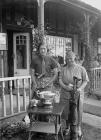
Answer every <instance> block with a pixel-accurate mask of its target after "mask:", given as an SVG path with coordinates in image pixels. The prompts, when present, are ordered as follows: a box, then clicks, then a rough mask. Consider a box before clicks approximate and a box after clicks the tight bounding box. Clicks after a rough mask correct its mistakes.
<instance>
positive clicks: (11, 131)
mask: <svg viewBox="0 0 101 140" xmlns="http://www.w3.org/2000/svg"><path fill="white" fill-rule="evenodd" d="M28 128H29V124H26V123H25V122H24V121H19V122H12V123H11V122H6V123H4V124H2V126H1V128H0V137H7V138H12V137H14V136H15V135H18V134H21V133H25V132H27V130H28Z"/></svg>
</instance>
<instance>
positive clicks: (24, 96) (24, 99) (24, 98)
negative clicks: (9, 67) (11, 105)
mask: <svg viewBox="0 0 101 140" xmlns="http://www.w3.org/2000/svg"><path fill="white" fill-rule="evenodd" d="M25 80H26V79H23V90H24V95H23V103H24V110H26V91H25V82H26V81H25Z"/></svg>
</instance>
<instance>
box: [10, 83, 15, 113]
mask: <svg viewBox="0 0 101 140" xmlns="http://www.w3.org/2000/svg"><path fill="white" fill-rule="evenodd" d="M10 109H11V114H12V115H13V113H14V112H13V95H12V80H11V81H10Z"/></svg>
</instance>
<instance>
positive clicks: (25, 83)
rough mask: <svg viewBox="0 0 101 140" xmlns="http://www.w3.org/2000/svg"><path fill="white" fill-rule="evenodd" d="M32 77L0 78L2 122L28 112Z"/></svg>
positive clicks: (0, 115)
mask: <svg viewBox="0 0 101 140" xmlns="http://www.w3.org/2000/svg"><path fill="white" fill-rule="evenodd" d="M30 97H31V76H19V77H7V78H0V120H1V119H3V118H7V117H11V116H13V115H16V114H19V113H22V112H25V111H26V107H27V105H28V103H29V99H30Z"/></svg>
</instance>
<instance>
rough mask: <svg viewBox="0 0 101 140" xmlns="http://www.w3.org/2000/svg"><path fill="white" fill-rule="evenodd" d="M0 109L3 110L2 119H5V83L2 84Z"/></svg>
mask: <svg viewBox="0 0 101 140" xmlns="http://www.w3.org/2000/svg"><path fill="white" fill-rule="evenodd" d="M2 106H3V107H2V108H3V117H6V103H5V82H4V81H3V82H2Z"/></svg>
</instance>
